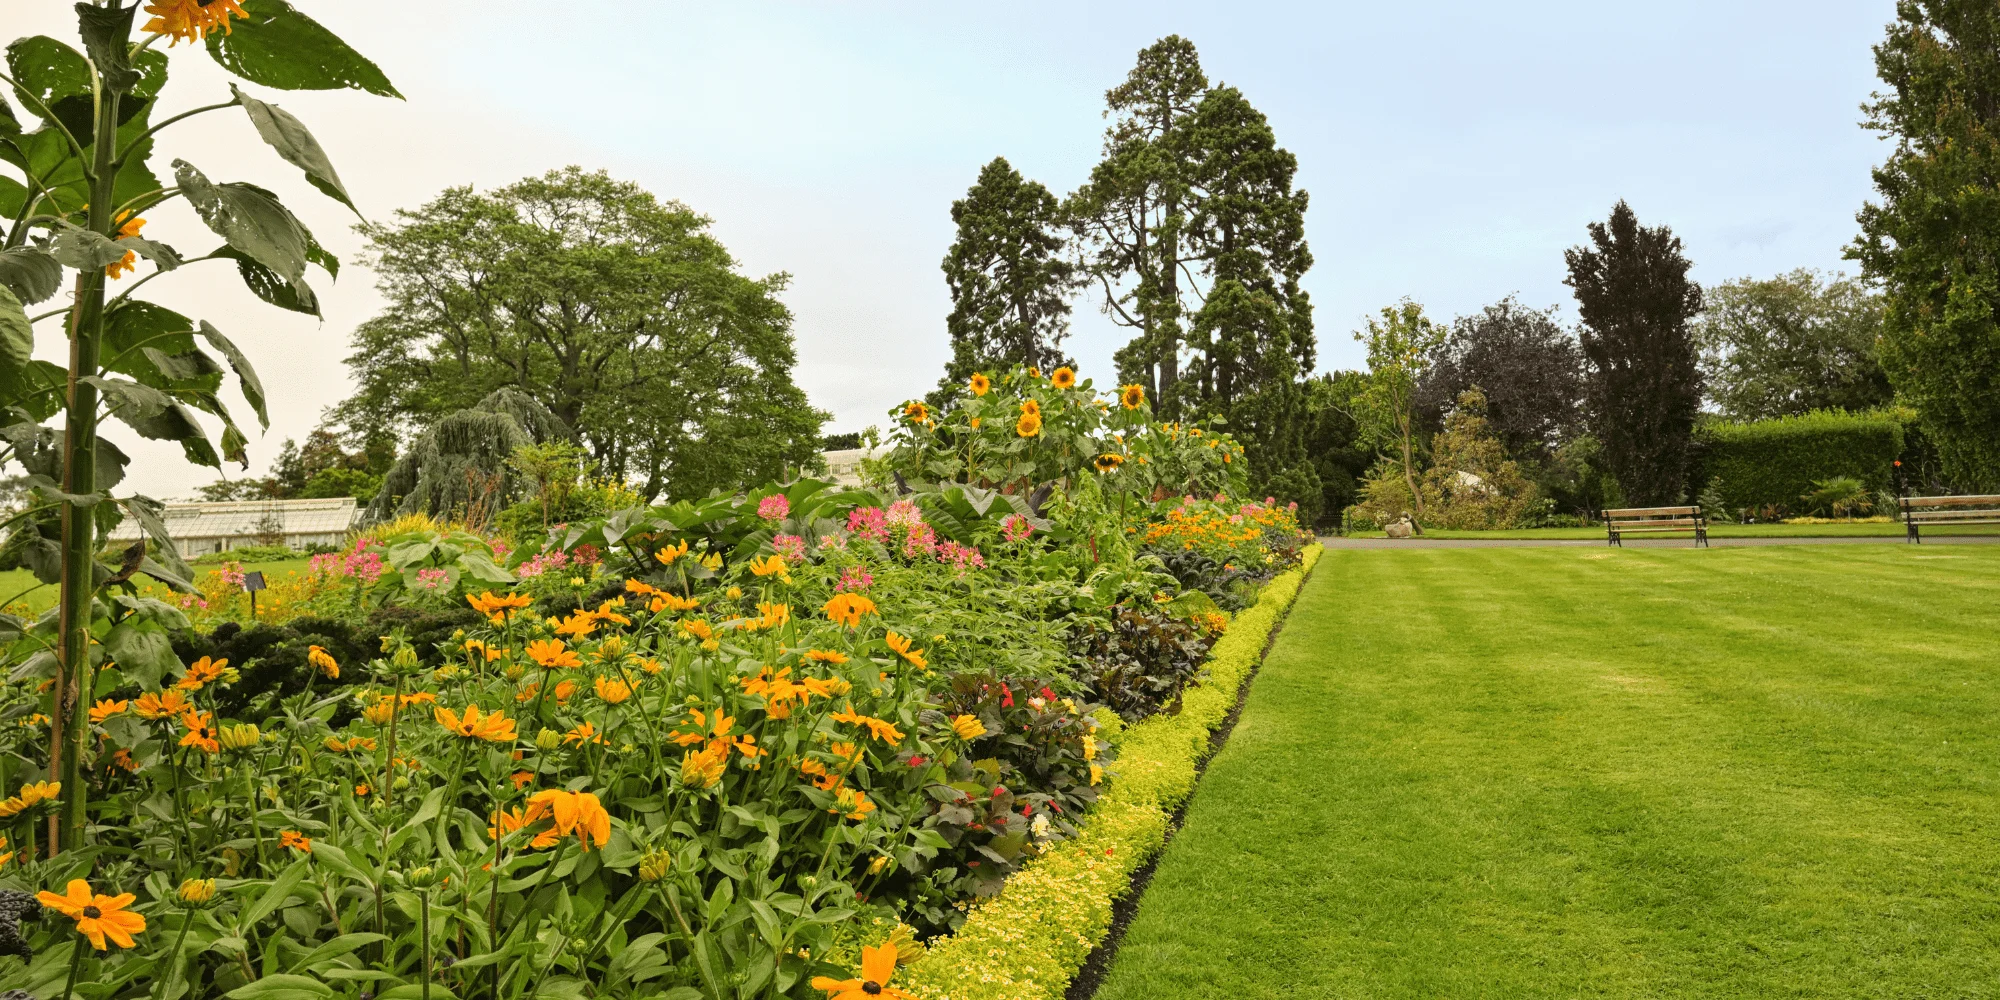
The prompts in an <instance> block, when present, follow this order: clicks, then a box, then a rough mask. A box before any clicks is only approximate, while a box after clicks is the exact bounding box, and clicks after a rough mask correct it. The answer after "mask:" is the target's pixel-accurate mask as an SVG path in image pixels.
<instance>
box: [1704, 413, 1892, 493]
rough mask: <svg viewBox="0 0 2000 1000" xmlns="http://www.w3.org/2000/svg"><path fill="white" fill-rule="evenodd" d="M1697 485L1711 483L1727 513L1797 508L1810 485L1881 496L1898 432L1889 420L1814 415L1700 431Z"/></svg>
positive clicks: (1888, 417) (1712, 426)
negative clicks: (1846, 486)
mask: <svg viewBox="0 0 2000 1000" xmlns="http://www.w3.org/2000/svg"><path fill="white" fill-rule="evenodd" d="M1695 438H1696V440H1697V441H1698V442H1699V443H1700V454H1701V459H1700V466H1701V467H1700V470H1699V474H1698V476H1697V481H1699V482H1702V483H1709V484H1715V485H1716V486H1717V487H1718V490H1719V492H1720V493H1721V495H1722V498H1723V501H1724V503H1725V504H1726V505H1727V506H1728V507H1729V508H1731V509H1740V508H1744V507H1762V506H1764V505H1766V504H1783V505H1786V506H1789V507H1797V506H1799V502H1800V500H1801V498H1803V497H1804V495H1805V494H1807V493H1810V492H1812V490H1813V483H1814V481H1816V480H1824V479H1831V478H1833V477H1835V476H1851V477H1853V478H1855V479H1859V480H1860V481H1861V482H1862V483H1863V484H1864V485H1865V486H1867V487H1868V488H1869V489H1870V490H1881V489H1887V488H1888V487H1889V485H1890V484H1891V482H1892V481H1893V479H1892V476H1893V473H1894V471H1895V462H1896V458H1897V457H1898V456H1900V455H1901V454H1902V453H1903V425H1902V423H1901V422H1900V421H1899V420H1897V419H1896V417H1895V416H1894V415H1892V414H1884V413H1842V412H1838V411H1817V412H1813V413H1808V414H1805V415H1804V416H1798V417H1783V418H1780V419H1777V420H1759V421H1756V422H1753V423H1741V424H1739V423H1713V424H1705V425H1703V426H1701V427H1699V428H1697V429H1696V431H1695Z"/></svg>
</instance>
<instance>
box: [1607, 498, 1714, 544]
mask: <svg viewBox="0 0 2000 1000" xmlns="http://www.w3.org/2000/svg"><path fill="white" fill-rule="evenodd" d="M1604 530H1605V532H1606V533H1607V534H1608V536H1609V537H1608V538H1606V540H1605V541H1606V543H1607V544H1610V545H1616V546H1618V547H1619V548H1621V549H1622V548H1624V547H1625V539H1624V536H1625V535H1626V534H1628V533H1633V532H1655V531H1692V532H1694V543H1695V545H1697V546H1700V547H1703V548H1706V547H1707V546H1708V518H1706V517H1703V516H1702V514H1701V508H1700V507H1627V508H1624V509H1622V510H1607V511H1605V512H1604Z"/></svg>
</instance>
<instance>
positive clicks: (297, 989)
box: [223, 975, 333, 1000]
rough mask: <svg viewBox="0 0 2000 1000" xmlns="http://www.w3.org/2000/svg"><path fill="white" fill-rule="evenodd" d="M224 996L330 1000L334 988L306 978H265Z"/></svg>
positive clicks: (236, 999)
mask: <svg viewBox="0 0 2000 1000" xmlns="http://www.w3.org/2000/svg"><path fill="white" fill-rule="evenodd" d="M223 996H226V997H228V998H229V1000H328V998H330V997H332V996H333V987H331V986H328V985H326V984H325V983H322V982H320V981H319V980H317V979H310V978H307V977H305V976H282V975H281V976H265V977H263V978H261V979H258V980H257V981H255V982H252V983H246V984H244V985H242V986H238V987H237V988H235V989H233V990H230V991H229V992H227V993H224V994H223Z"/></svg>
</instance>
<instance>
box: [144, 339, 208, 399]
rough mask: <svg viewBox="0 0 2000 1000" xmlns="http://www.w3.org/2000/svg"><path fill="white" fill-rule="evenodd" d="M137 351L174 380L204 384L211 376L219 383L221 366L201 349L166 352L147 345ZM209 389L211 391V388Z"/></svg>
mask: <svg viewBox="0 0 2000 1000" xmlns="http://www.w3.org/2000/svg"><path fill="white" fill-rule="evenodd" d="M139 353H140V354H143V355H145V357H146V359H147V360H148V361H151V362H152V363H153V367H155V368H158V369H159V370H160V373H161V374H163V375H165V376H166V377H167V378H169V379H171V380H173V381H175V382H202V383H204V384H206V383H207V380H209V379H211V378H213V379H214V381H215V384H216V385H220V384H221V381H222V379H221V377H220V376H221V375H222V373H223V367H222V366H221V365H219V364H216V362H215V359H214V358H211V357H209V356H208V355H207V354H205V353H203V352H201V351H182V352H180V353H178V354H168V353H167V352H165V351H162V350H160V349H159V348H157V347H151V346H148V347H141V348H139ZM210 391H213V389H211V390H210Z"/></svg>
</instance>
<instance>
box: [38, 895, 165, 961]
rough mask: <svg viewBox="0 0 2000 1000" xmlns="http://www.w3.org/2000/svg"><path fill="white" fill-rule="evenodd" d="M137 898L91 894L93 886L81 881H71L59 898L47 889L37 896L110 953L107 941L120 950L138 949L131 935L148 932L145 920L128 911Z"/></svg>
mask: <svg viewBox="0 0 2000 1000" xmlns="http://www.w3.org/2000/svg"><path fill="white" fill-rule="evenodd" d="M138 898H139V897H137V896H135V895H133V894H131V893H129V892H122V893H119V894H118V895H116V896H106V895H104V894H103V893H101V892H92V891H91V888H90V883H89V882H86V881H84V880H83V879H80V878H74V879H70V881H69V887H68V889H67V891H65V892H64V893H63V894H62V895H60V896H59V895H56V894H55V893H53V892H49V891H47V890H44V891H42V892H38V893H36V894H35V900H36V901H37V902H39V903H41V904H42V905H43V906H46V907H48V908H49V909H51V910H54V911H56V912H57V913H60V914H62V915H63V916H65V917H68V918H70V919H71V920H74V921H76V932H77V933H78V934H81V935H83V936H84V937H85V938H86V939H88V940H89V941H90V946H91V947H92V948H95V949H97V950H98V951H108V950H110V949H108V948H106V947H105V945H104V941H105V939H106V938H109V939H111V943H112V944H115V945H117V946H118V947H120V948H136V947H138V946H139V943H138V942H137V941H134V940H132V935H134V934H138V933H141V932H143V931H144V930H145V929H146V918H145V917H144V916H143V915H141V914H137V913H133V912H131V911H130V910H127V909H126V907H128V906H131V905H132V904H133V902H134V901H136V900H137V899H138Z"/></svg>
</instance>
